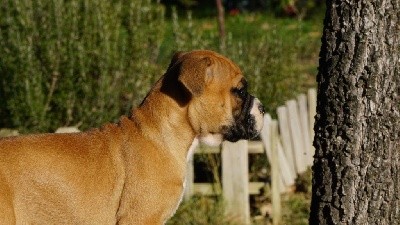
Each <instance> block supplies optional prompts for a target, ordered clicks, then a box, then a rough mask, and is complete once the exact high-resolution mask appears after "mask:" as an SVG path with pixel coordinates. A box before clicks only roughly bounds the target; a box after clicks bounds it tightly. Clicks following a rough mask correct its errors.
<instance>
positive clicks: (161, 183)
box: [0, 51, 263, 225]
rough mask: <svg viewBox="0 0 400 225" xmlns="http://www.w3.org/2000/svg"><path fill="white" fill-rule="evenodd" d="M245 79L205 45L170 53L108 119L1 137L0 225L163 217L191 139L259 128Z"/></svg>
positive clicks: (230, 136)
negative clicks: (146, 88)
mask: <svg viewBox="0 0 400 225" xmlns="http://www.w3.org/2000/svg"><path fill="white" fill-rule="evenodd" d="M246 86H247V84H246V81H245V79H244V78H243V76H242V73H241V71H240V69H239V68H238V67H237V66H236V65H235V64H234V63H233V62H231V61H230V60H229V59H227V58H225V57H223V56H221V55H219V54H217V53H215V52H211V51H192V52H187V53H177V54H175V55H174V57H173V59H172V61H171V63H170V65H169V67H168V70H167V72H166V73H165V74H164V76H163V77H162V78H161V79H160V80H159V81H158V82H157V83H156V84H155V86H154V87H153V88H152V90H151V91H150V92H149V94H148V95H147V97H146V98H145V99H144V100H143V102H142V103H141V104H140V106H139V107H138V108H136V109H134V110H132V115H131V116H130V117H122V118H121V119H120V121H119V123H118V124H106V125H104V126H103V127H102V128H100V129H95V130H91V131H88V132H82V133H75V134H40V135H27V136H21V137H16V138H4V139H1V140H0V224H2V225H3V224H80V225H81V224H96V225H99V224H148V225H155V224H163V223H165V221H166V220H167V219H168V218H169V217H170V216H172V215H173V213H174V212H175V210H176V208H177V207H178V205H179V202H180V201H181V197H182V194H183V184H184V180H185V169H186V161H187V158H188V157H189V156H188V155H189V154H190V151H189V147H191V145H192V143H194V142H196V140H197V138H199V139H205V141H207V142H214V143H215V142H216V143H218V142H221V141H222V140H228V141H237V140H239V139H244V138H246V139H247V138H252V137H254V136H256V135H258V133H259V131H260V130H261V128H262V121H263V108H262V105H261V104H260V102H259V101H258V100H257V99H256V98H254V97H253V96H251V95H249V94H248V93H247V91H246ZM192 147H193V146H192Z"/></svg>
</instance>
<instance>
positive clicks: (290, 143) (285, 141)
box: [185, 89, 316, 224]
mask: <svg viewBox="0 0 400 225" xmlns="http://www.w3.org/2000/svg"><path fill="white" fill-rule="evenodd" d="M315 114H316V90H315V89H309V90H308V93H307V95H305V94H301V95H299V96H298V97H297V99H296V100H290V101H287V102H286V105H285V106H281V107H278V109H277V115H278V120H273V119H272V118H271V116H270V115H269V114H266V115H265V117H264V128H263V130H262V133H261V141H259V142H253V141H250V142H248V141H238V142H236V143H230V142H224V143H223V144H222V146H221V147H220V148H218V147H217V148H215V147H214V148H211V147H208V148H204V147H202V148H198V149H197V150H196V152H195V153H196V154H205V153H220V154H221V165H222V169H221V170H222V179H221V180H222V182H221V183H222V190H220V189H219V188H218V187H216V184H213V183H194V166H193V160H192V161H189V162H188V164H189V165H188V171H187V178H186V188H185V191H186V192H185V198H190V196H192V195H193V194H195V193H200V194H203V195H219V194H222V195H223V197H224V200H225V201H226V205H227V213H228V214H229V215H230V216H235V217H236V218H237V219H238V221H240V222H241V223H242V224H250V204H249V195H251V194H259V191H260V188H262V187H263V186H264V185H266V184H265V183H263V182H249V178H248V168H249V166H248V154H266V155H267V158H268V160H269V163H270V165H271V176H272V177H271V180H272V182H271V185H272V187H271V192H272V206H273V209H272V216H273V220H274V224H279V220H280V194H281V193H284V192H286V191H287V190H289V189H290V188H291V187H292V186H293V185H294V182H295V179H296V177H297V175H298V174H300V173H303V172H305V171H306V169H307V167H309V166H311V165H312V163H313V155H314V152H315V150H314V148H313V145H312V140H313V137H314V131H313V126H314V116H315Z"/></svg>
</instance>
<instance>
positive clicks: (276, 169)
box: [270, 120, 281, 225]
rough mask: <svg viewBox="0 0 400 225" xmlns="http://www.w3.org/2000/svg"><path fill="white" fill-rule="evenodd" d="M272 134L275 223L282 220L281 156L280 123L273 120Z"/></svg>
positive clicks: (273, 211) (275, 224) (272, 183)
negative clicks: (279, 153) (279, 147)
mask: <svg viewBox="0 0 400 225" xmlns="http://www.w3.org/2000/svg"><path fill="white" fill-rule="evenodd" d="M270 129H271V130H270V131H271V132H270V134H271V138H270V140H271V143H270V145H271V157H272V160H271V176H272V179H271V180H272V182H271V186H272V187H271V193H272V222H273V224H274V225H278V224H280V220H281V192H280V188H279V182H280V180H281V179H280V176H279V175H280V173H279V156H278V141H279V140H278V123H277V121H276V120H272V122H271V127H270Z"/></svg>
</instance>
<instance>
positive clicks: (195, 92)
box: [163, 50, 264, 144]
mask: <svg viewBox="0 0 400 225" xmlns="http://www.w3.org/2000/svg"><path fill="white" fill-rule="evenodd" d="M163 82H164V84H165V85H163V86H169V85H168V83H171V82H173V83H175V82H178V85H176V83H175V85H173V86H175V87H177V88H178V89H180V90H175V91H172V92H171V91H169V94H170V95H171V96H172V97H173V98H174V99H176V100H177V101H178V102H179V104H180V105H182V106H187V107H188V115H189V122H190V123H191V126H192V127H193V129H194V130H195V132H196V133H197V134H198V135H199V137H200V140H203V141H205V142H208V143H209V144H213V143H214V144H218V143H220V142H221V141H223V140H228V141H233V142H234V141H238V140H239V139H251V138H254V137H255V136H257V135H258V134H259V132H260V131H261V128H262V126H263V114H264V108H263V106H262V104H261V102H260V101H259V100H258V99H257V98H255V97H254V96H252V95H250V94H249V93H248V91H247V81H246V80H245V78H244V77H243V75H242V72H241V70H240V69H239V67H238V66H237V65H236V64H234V63H233V62H232V61H231V60H229V59H227V58H225V57H224V56H222V55H219V54H217V53H215V52H212V51H200V50H199V51H191V52H186V53H184V52H179V53H176V54H175V55H174V57H173V58H172V61H171V63H170V65H169V67H168V70H167V73H166V75H165V77H164V81H163ZM167 89H168V88H167ZM169 90H170V89H169Z"/></svg>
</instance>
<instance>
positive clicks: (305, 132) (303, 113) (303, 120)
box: [297, 94, 313, 166]
mask: <svg viewBox="0 0 400 225" xmlns="http://www.w3.org/2000/svg"><path fill="white" fill-rule="evenodd" d="M297 102H298V104H299V119H300V126H301V134H302V137H303V144H304V152H305V153H306V154H307V155H306V158H307V161H306V165H307V166H310V165H312V157H313V155H312V154H311V144H310V128H309V126H310V124H309V122H308V108H307V97H306V95H305V94H301V95H299V96H297Z"/></svg>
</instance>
